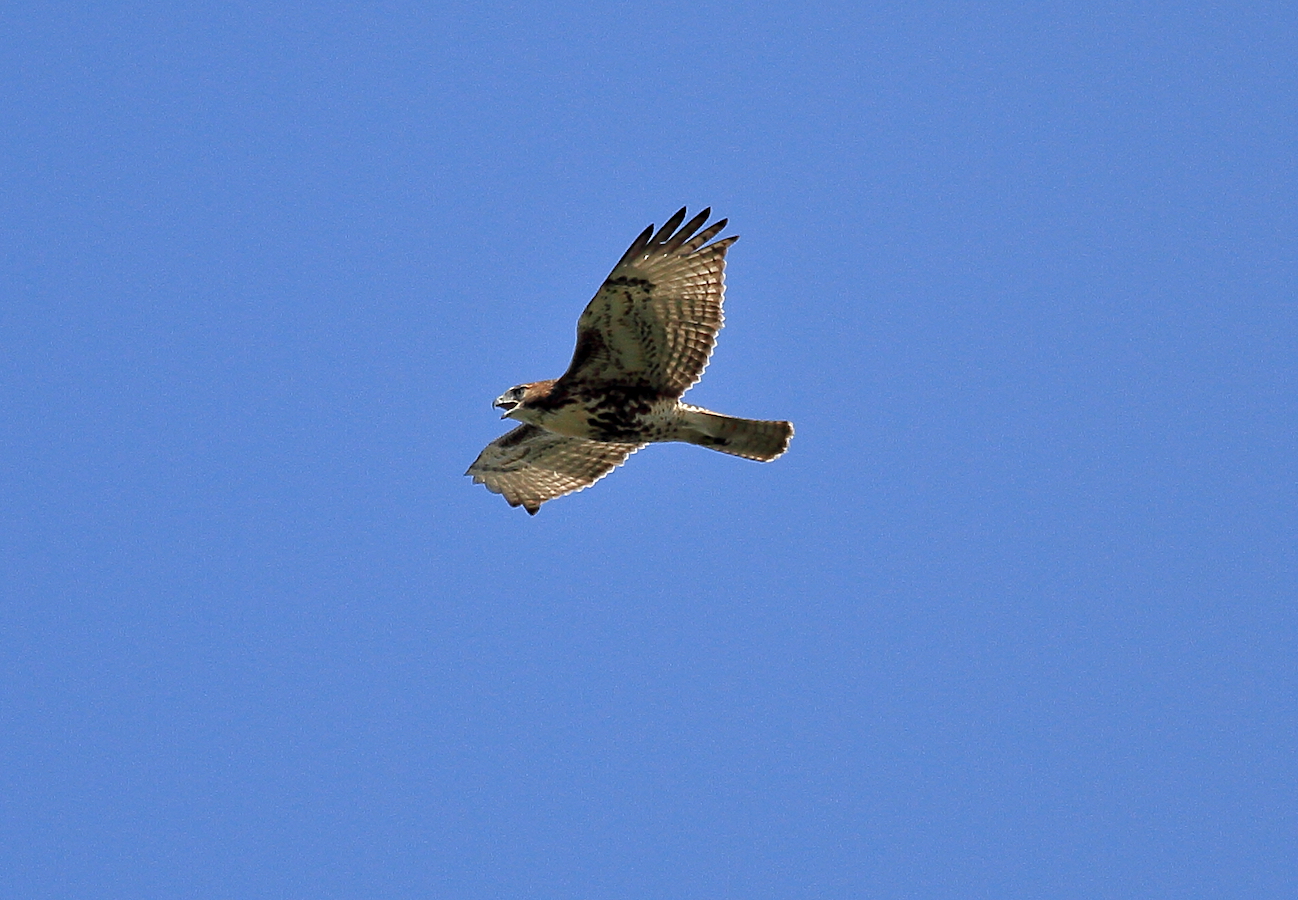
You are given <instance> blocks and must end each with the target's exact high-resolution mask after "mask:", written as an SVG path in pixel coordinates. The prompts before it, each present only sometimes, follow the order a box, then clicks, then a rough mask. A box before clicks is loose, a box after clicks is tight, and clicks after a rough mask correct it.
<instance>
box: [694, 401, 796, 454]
mask: <svg viewBox="0 0 1298 900" xmlns="http://www.w3.org/2000/svg"><path fill="white" fill-rule="evenodd" d="M792 439H793V423H792V422H768V421H762V420H759V419H740V418H736V417H735V416H723V415H721V413H714V412H711V411H709V410H706V409H699V408H698V407H697V406H686V405H685V404H683V403H682V404H681V414H680V426H679V428H678V430H677V433H676V437H675V440H678V441H685V442H686V443H690V444H698V445H699V446H700V447H708V448H710V449H712V450H720V451H721V452H722V453H729V454H731V455H732V456H742V457H744V459H755V460H758V461H760V462H770V461H771V460H773V459H775V458H776V457H777V456H779V455H780V454H782V453H783V452H784V451H785V450H787V449H789V441H790V440H792Z"/></svg>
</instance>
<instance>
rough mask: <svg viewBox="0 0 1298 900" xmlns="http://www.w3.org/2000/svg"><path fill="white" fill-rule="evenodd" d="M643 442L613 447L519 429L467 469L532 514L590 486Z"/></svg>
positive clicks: (529, 428) (539, 430)
mask: <svg viewBox="0 0 1298 900" xmlns="http://www.w3.org/2000/svg"><path fill="white" fill-rule="evenodd" d="M643 446H644V444H613V443H605V442H603V441H588V440H586V439H585V438H575V437H564V436H563V435H561V434H554V433H552V432H549V431H546V430H545V429H544V428H538V427H536V426H535V425H520V426H518V427H517V428H515V429H514V430H513V431H511V432H508V433H507V434H504V435H501V436H500V437H498V438H496V439H495V440H494V441H492V442H491V443H490V444H488V445H487V446H486V447H485V448H484V449H483V451H482V452H481V453H479V454H478V458H477V459H475V460H474V461H473V465H471V466H469V471H467V472H465V473H464V474H465V475H472V476H473V482H474V484H485V485H486V486H487V490H489V491H494V492H495V493H497V494H502V495H504V497H505V499H506V500H508V501H509V505H510V506H522V507H523V508H524V509H526V510H527V511H528V512H529V513H531V514H532V515H536V511H537V510H539V509H540V508H541V504H542V503H544V502H545V501H547V500H553V499H554V498H555V497H562V496H563V495H564V494H571V493H572V492H573V491H580V490H581V489H582V488H588V487H590V486H591V485H592V484H594V483H595V482H596V481H599V480H600V479H601V478H603V477H604V476H605V475H607V474H608V473H609V472H612V471H613V470H614V469H615V468H617V467H618V466H620V465H622V463H623V462H624V461H625V460H626V458H627V457H628V456H630V455H631V454H632V453H635V452H636V451H637V450H639V449H640V448H641V447H643Z"/></svg>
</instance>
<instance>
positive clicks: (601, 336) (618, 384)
mask: <svg viewBox="0 0 1298 900" xmlns="http://www.w3.org/2000/svg"><path fill="white" fill-rule="evenodd" d="M711 214H712V210H711V209H705V210H703V212H701V213H699V214H698V215H697V216H695V217H694V218H692V219H690V220H689V222H686V223H685V225H683V226H682V225H681V222H683V221H684V220H685V209H684V208H682V209H681V210H680V211H679V212H677V213H676V215H674V216H672V217H671V218H670V219H668V220H667V222H666V224H664V225H663V227H662V228H659V229H658V230H657V231H654V227H653V226H652V225H650V226H649V227H648V228H646V229H645V230H644V231H643V232H642V233H641V234H640V236H639V237H638V238H636V239H635V241H634V242H633V243H632V244H631V247H630V248H629V249H628V250H627V251H626V253H624V254H623V255H622V258H621V259H620V260H618V263H617V265H616V266H614V267H613V271H612V272H611V273H610V274H609V276H608V278H606V279H605V280H604V284H603V285H602V286H601V287H600V289H599V291H598V292H596V294H595V297H594V299H592V300H591V301H590V303H589V304H587V305H586V309H585V311H584V312H582V314H581V318H580V319H578V320H577V349H576V350H575V351H574V352H573V354H572V362H571V363H570V364H569V365H568V371H566V372H564V373H563V374H562V375H561V376H559V377H558V378H553V379H550V380H548V381H534V382H531V383H529V384H520V385H518V386H517V387H512V388H510V389H509V390H507V391H505V393H503V394H501V395H500V396H499V397H497V398H496V402H495V403H493V404H492V405H493V406H494V407H496V408H497V409H502V410H504V415H502V416H501V418H502V419H514V420H516V421H519V422H522V423H523V424H521V425H519V426H518V427H517V428H515V429H514V430H513V431H510V432H509V433H507V434H504V435H502V436H501V437H499V438H497V439H496V440H494V441H492V442H491V443H490V444H488V445H487V446H486V447H485V448H484V449H483V451H482V453H480V454H479V455H478V458H477V459H476V460H474V462H473V465H471V466H469V471H468V472H466V473H465V474H466V475H472V476H473V481H474V483H475V484H485V485H486V486H487V489H488V490H491V491H494V492H495V493H497V494H502V495H504V497H505V499H506V500H507V501H509V505H510V506H522V507H523V508H524V509H526V510H527V511H528V512H529V513H531V514H532V515H536V512H537V510H539V509H540V508H541V504H542V503H545V502H546V501H547V500H553V499H554V498H555V497H562V496H563V495H564V494H571V493H572V492H574V491H580V490H582V489H583V488H587V487H590V486H591V485H592V484H594V483H595V482H596V481H598V480H599V479H601V478H603V477H604V476H605V475H607V474H608V473H609V472H611V471H613V469H615V468H617V467H618V466H620V465H621V464H622V463H623V462H625V461H626V458H627V457H628V456H630V455H631V454H632V453H635V452H636V451H637V450H639V449H640V448H641V447H643V446H644V445H645V444H650V443H656V442H659V441H684V442H685V443H688V444H698V445H699V446H700V447H708V448H711V449H713V450H719V451H721V452H722V453H729V454H732V455H734V456H742V457H744V458H745V459H755V460H759V461H761V462H770V461H771V460H773V459H775V458H776V457H777V456H779V455H780V454H782V453H784V451H785V450H787V449H788V447H789V441H790V440H791V439H792V438H793V424H792V423H791V422H768V421H759V420H757V419H740V418H736V417H734V416H723V415H721V414H720V413H714V412H709V411H708V410H706V409H701V408H699V407H697V406H690V405H688V404H686V403H682V402H681V400H680V398H681V395H682V394H684V393H685V392H686V391H687V390H689V389H690V388H691V387H692V386H693V385H694V384H696V383H697V382H698V380H699V378H701V377H702V375H703V370H704V369H705V368H707V365H708V358H709V357H710V356H711V355H712V348H713V347H714V346H715V345H716V342H717V332H718V331H720V330H721V320H722V315H721V302H722V299H723V297H724V294H725V277H724V275H725V267H726V251H727V250H729V249H730V245H731V244H733V243H734V242H735V241H737V240H739V238H738V237H727V238H722V239H721V240H719V241H713V242H712V243H710V244H709V243H708V241H711V240H712V239H713V238H715V237H716V236H717V234H719V233H720V231H721V229H723V228H725V227H726V220H725V219H722V220H721V221H719V222H714V223H713V224H711V225H709V226H708V227H706V228H703V230H702V231H699V229H700V228H702V227H703V224H704V223H705V222H707V220H708V216H710V215H711ZM696 232H697V233H696Z"/></svg>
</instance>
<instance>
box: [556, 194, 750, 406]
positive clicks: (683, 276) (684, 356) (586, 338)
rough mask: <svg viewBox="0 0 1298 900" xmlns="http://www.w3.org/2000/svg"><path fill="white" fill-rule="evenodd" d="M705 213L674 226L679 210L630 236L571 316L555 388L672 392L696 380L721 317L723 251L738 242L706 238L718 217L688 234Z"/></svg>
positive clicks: (719, 226) (681, 214) (681, 215)
mask: <svg viewBox="0 0 1298 900" xmlns="http://www.w3.org/2000/svg"><path fill="white" fill-rule="evenodd" d="M711 212H712V211H711V210H710V209H705V210H703V212H701V213H699V214H698V215H697V216H695V217H694V218H693V219H691V220H690V221H689V222H688V223H686V224H685V225H684V226H683V227H682V226H681V221H682V220H683V219H684V218H685V210H684V209H681V210H680V211H679V212H677V213H676V214H675V215H674V216H672V217H671V218H670V219H668V220H667V222H666V223H665V224H664V225H663V226H662V228H660V229H658V230H657V231H656V232H655V231H654V230H653V226H650V227H649V228H647V229H645V231H644V232H643V233H642V234H641V235H640V236H639V237H638V238H636V240H635V241H634V242H633V243H632V244H631V247H630V248H629V249H628V250H627V252H626V253H625V254H623V256H622V259H621V260H620V261H619V262H618V264H617V265H616V266H614V268H613V271H612V272H611V273H609V276H608V278H607V279H605V281H604V284H603V285H602V286H601V287H600V289H599V291H598V292H596V294H595V297H594V298H593V299H592V300H591V301H590V303H589V304H587V306H586V309H585V311H584V312H582V314H581V318H580V319H579V320H578V322H577V350H576V352H574V354H573V359H572V363H571V365H569V367H568V371H567V372H566V373H564V376H563V377H562V378H561V379H559V384H558V385H557V387H558V389H559V390H560V391H563V390H565V389H567V388H568V386H569V384H572V383H574V382H586V383H589V382H592V381H612V382H617V383H620V384H639V385H643V386H645V387H649V388H654V389H656V390H657V391H658V392H659V393H660V394H661V395H663V396H667V397H680V396H681V395H682V394H683V393H685V391H687V390H688V389H689V388H690V387H692V386H693V385H694V384H695V383H697V382H698V380H699V378H701V377H702V375H703V370H704V369H706V368H707V364H708V359H709V358H710V357H711V356H712V349H713V348H714V347H715V346H716V342H717V332H718V331H720V330H721V326H722V323H723V315H722V303H723V301H724V299H725V265H726V251H727V250H729V249H730V245H731V244H733V243H734V242H735V241H736V240H738V238H737V237H728V238H724V239H722V240H719V241H716V242H715V243H712V244H708V243H707V242H708V241H709V240H711V239H712V238H714V237H716V235H717V234H719V233H720V232H721V230H722V229H723V228H725V226H726V220H725V219H722V220H720V221H719V222H716V223H714V224H712V225H710V226H708V228H706V229H704V230H703V231H702V232H699V233H698V234H697V235H696V234H695V232H698V230H699V228H700V227H701V226H702V225H703V223H704V222H706V221H707V220H708V216H709V215H711Z"/></svg>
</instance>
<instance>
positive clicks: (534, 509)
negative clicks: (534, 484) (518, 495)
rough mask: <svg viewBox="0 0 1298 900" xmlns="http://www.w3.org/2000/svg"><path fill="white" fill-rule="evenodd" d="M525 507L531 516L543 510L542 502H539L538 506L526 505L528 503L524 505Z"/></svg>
mask: <svg viewBox="0 0 1298 900" xmlns="http://www.w3.org/2000/svg"><path fill="white" fill-rule="evenodd" d="M523 509H525V510H527V514H528V515H529V516H534V515H536V514H537V513H539V512H540V511H541V504H539V503H538V504H537V505H536V506H526V505H525V506H524V507H523Z"/></svg>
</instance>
